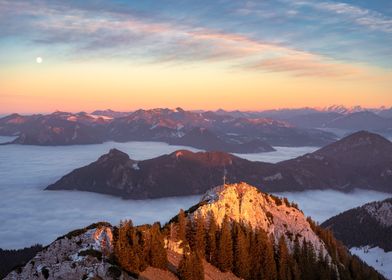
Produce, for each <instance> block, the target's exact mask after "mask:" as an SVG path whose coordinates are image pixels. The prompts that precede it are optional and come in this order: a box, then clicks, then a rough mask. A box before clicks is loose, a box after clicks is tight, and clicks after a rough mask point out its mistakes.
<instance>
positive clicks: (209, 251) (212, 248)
mask: <svg viewBox="0 0 392 280" xmlns="http://www.w3.org/2000/svg"><path fill="white" fill-rule="evenodd" d="M216 234H217V227H216V221H215V217H214V214H213V213H212V212H211V214H210V221H209V227H208V231H207V245H206V259H207V261H208V262H210V263H211V264H213V265H216V259H217V246H216Z"/></svg>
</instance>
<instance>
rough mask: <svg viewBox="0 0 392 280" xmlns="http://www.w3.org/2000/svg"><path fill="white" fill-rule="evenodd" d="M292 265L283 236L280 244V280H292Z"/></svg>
mask: <svg viewBox="0 0 392 280" xmlns="http://www.w3.org/2000/svg"><path fill="white" fill-rule="evenodd" d="M290 265H291V263H290V255H289V251H288V249H287V244H286V239H285V238H284V236H283V235H282V236H281V237H280V238H279V242H278V276H279V279H280V280H291V272H290Z"/></svg>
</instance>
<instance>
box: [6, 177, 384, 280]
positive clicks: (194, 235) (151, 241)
mask: <svg viewBox="0 0 392 280" xmlns="http://www.w3.org/2000/svg"><path fill="white" fill-rule="evenodd" d="M189 275H190V276H189ZM192 275H193V276H192ZM266 276H268V277H269V278H267V279H375V280H377V279H380V280H382V279H385V278H384V277H383V276H382V275H380V274H379V273H377V272H376V271H375V270H374V269H373V268H371V267H369V266H368V265H366V264H365V263H363V262H362V261H360V260H359V259H358V258H357V257H355V256H352V255H351V254H350V253H349V251H348V250H347V249H346V248H345V247H344V246H343V245H342V244H341V243H340V242H339V241H337V240H336V239H335V238H334V237H333V236H332V234H330V232H328V231H325V230H323V229H322V228H321V227H319V226H317V225H316V223H315V222H313V221H312V220H311V219H310V218H306V217H305V216H304V214H303V212H302V211H301V210H299V209H298V208H297V206H296V205H295V204H292V203H290V202H288V201H287V199H281V198H278V197H275V196H272V195H269V194H266V193H262V192H260V191H259V190H258V189H257V188H255V187H252V186H250V185H247V184H245V183H241V184H230V185H222V186H218V187H215V188H212V189H210V190H209V191H208V192H207V193H206V194H205V195H204V196H203V197H202V199H201V200H200V202H199V203H198V204H196V205H194V206H193V207H191V208H190V209H188V210H186V211H182V210H180V212H179V214H178V215H176V216H175V217H173V219H171V220H170V221H169V222H168V223H167V224H166V225H165V226H163V227H161V226H160V224H159V223H155V224H154V225H141V226H134V225H133V224H132V222H131V221H123V222H122V223H121V224H120V225H118V226H112V225H110V224H109V223H105V222H100V223H96V224H93V225H90V226H88V227H86V228H83V229H78V230H74V231H72V232H70V233H68V234H66V235H64V236H61V237H59V238H57V240H55V241H54V242H53V243H51V244H50V245H48V246H46V247H45V248H43V249H42V251H40V252H38V253H37V254H36V255H35V257H34V258H33V259H31V260H30V261H29V262H28V263H27V264H26V265H24V266H21V267H18V268H16V269H14V270H13V271H11V272H10V273H9V274H8V275H7V276H6V277H5V279H6V280H11V279H15V280H19V279H21V280H22V279H23V280H24V279H145V280H153V279H163V280H166V279H167V280H170V279H173V280H174V279H211V280H215V279H216V280H218V279H228V280H237V279H266Z"/></svg>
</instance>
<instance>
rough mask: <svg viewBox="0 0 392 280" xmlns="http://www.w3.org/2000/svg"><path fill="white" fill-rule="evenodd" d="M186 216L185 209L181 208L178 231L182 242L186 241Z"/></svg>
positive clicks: (178, 236) (178, 237)
mask: <svg viewBox="0 0 392 280" xmlns="http://www.w3.org/2000/svg"><path fill="white" fill-rule="evenodd" d="M186 224H187V221H186V217H185V212H184V210H182V209H180V212H179V213H178V232H177V239H178V240H181V241H182V242H184V243H186Z"/></svg>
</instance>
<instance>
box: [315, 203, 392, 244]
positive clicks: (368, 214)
mask: <svg viewBox="0 0 392 280" xmlns="http://www.w3.org/2000/svg"><path fill="white" fill-rule="evenodd" d="M321 226H322V227H324V228H328V229H330V230H332V231H333V232H334V234H335V236H336V237H337V238H338V239H339V240H341V241H342V242H343V243H344V244H345V245H346V246H347V247H349V248H352V247H362V246H370V247H380V248H382V249H384V250H385V251H386V252H389V251H392V238H391V236H392V198H389V199H386V200H383V201H375V202H371V203H367V204H365V205H363V206H361V207H357V208H354V209H350V210H348V211H345V212H343V213H341V214H339V215H336V216H334V217H332V218H330V219H328V220H326V221H325V222H324V223H322V224H321Z"/></svg>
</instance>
